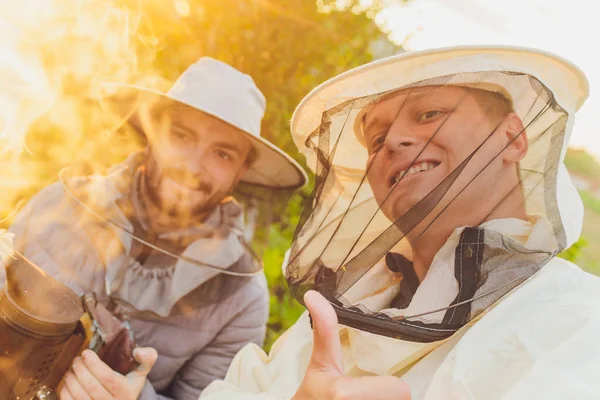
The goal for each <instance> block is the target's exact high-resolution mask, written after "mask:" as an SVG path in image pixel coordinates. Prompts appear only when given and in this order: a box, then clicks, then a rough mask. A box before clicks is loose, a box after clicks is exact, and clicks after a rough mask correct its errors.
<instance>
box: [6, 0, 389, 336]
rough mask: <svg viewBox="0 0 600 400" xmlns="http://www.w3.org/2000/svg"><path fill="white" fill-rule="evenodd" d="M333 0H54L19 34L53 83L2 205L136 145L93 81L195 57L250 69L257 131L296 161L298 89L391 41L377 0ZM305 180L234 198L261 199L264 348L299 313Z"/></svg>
mask: <svg viewBox="0 0 600 400" xmlns="http://www.w3.org/2000/svg"><path fill="white" fill-rule="evenodd" d="M333 3H334V2H332V1H317V2H315V1H314V0H287V1H285V2H276V1H274V0H253V1H239V0H174V1H162V0H150V1H149V0H103V1H101V2H100V1H97V0H95V1H94V0H62V2H61V4H62V6H61V7H60V8H59V9H58V10H54V13H50V14H48V17H47V18H46V19H43V20H41V21H40V20H35V21H29V23H30V26H29V27H28V31H27V32H28V36H27V37H26V39H28V40H25V41H24V46H25V47H28V48H31V47H34V48H35V50H36V51H37V52H38V54H39V56H40V58H41V59H42V61H43V63H44V66H45V70H46V72H47V74H48V75H49V79H50V81H51V82H53V84H54V87H55V88H56V90H57V91H58V92H59V93H60V94H59V96H58V98H59V101H57V102H56V104H55V106H54V107H53V109H52V110H51V111H50V112H49V113H48V114H47V115H46V117H45V118H42V119H41V120H40V121H39V122H38V123H37V125H36V126H34V128H33V129H32V131H31V132H30V134H29V136H28V143H29V148H30V149H31V151H32V153H31V154H27V153H26V154H23V155H21V156H20V164H19V165H20V168H23V169H24V171H25V172H26V173H24V176H25V177H26V181H27V182H29V184H28V185H26V186H22V187H20V188H19V189H18V190H17V189H15V190H13V191H12V195H11V198H10V202H11V205H14V204H15V202H16V201H17V200H19V199H26V198H28V197H30V196H31V195H32V194H33V193H35V192H37V191H38V190H39V189H41V188H42V187H43V186H46V185H48V184H49V183H51V182H52V181H54V180H55V179H56V176H57V173H58V171H59V170H60V168H62V167H63V166H65V165H68V164H70V163H71V162H72V161H73V160H74V159H85V160H86V161H87V162H88V163H90V164H91V165H92V166H93V167H94V168H96V167H99V168H106V167H108V166H109V165H111V164H113V163H115V162H118V161H120V160H121V159H123V158H124V156H125V155H126V154H127V153H129V152H130V151H132V149H134V148H136V146H138V145H139V144H138V143H135V141H132V140H129V139H125V138H130V136H127V135H121V136H119V135H115V134H114V132H115V129H114V121H111V120H110V119H109V118H107V117H106V116H105V115H104V113H103V112H102V110H101V108H100V107H98V104H97V102H96V101H95V100H96V99H95V95H96V94H97V89H98V85H99V83H100V82H103V81H107V80H113V81H126V82H129V83H134V84H142V85H145V86H150V87H153V88H155V89H159V90H166V89H168V86H169V85H170V83H172V82H173V81H174V80H175V79H176V78H177V77H178V76H179V75H180V74H181V73H182V72H183V71H184V70H185V68H186V67H187V66H189V65H190V64H192V63H193V62H195V61H196V60H197V59H198V58H199V57H201V56H210V57H213V58H216V59H219V60H221V61H224V62H226V63H228V64H230V65H232V66H234V67H236V68H238V69H239V70H241V71H243V72H245V73H248V74H249V75H251V76H252V77H253V78H254V80H255V81H256V83H257V85H258V86H259V88H260V89H261V90H262V91H263V93H264V94H265V96H266V98H267V103H268V104H267V112H266V116H265V119H264V125H263V134H264V136H266V137H267V138H268V139H269V140H271V141H273V142H274V143H275V144H277V145H278V146H280V147H281V148H283V149H284V150H285V151H286V152H288V153H289V154H291V155H292V156H293V157H295V158H296V159H298V160H299V161H300V162H301V163H303V162H304V160H303V159H301V158H300V157H299V153H298V151H297V150H296V148H295V146H294V144H293V142H292V139H291V136H290V133H289V121H290V119H291V116H292V113H293V110H294V108H295V107H296V105H297V104H298V103H299V101H300V100H301V98H302V97H303V96H304V95H306V94H307V93H308V92H309V91H310V90H311V89H313V88H314V87H315V86H317V85H318V84H319V83H321V82H323V81H325V80H327V79H328V78H330V77H332V76H335V75H337V74H339V73H341V72H343V71H346V70H348V69H350V68H352V67H355V66H358V65H361V64H364V63H366V62H369V61H371V60H373V58H374V57H375V55H376V54H377V55H379V56H381V55H382V54H379V53H380V52H381V51H380V50H377V49H381V48H382V47H381V43H382V42H384V43H385V44H386V46H384V47H383V48H384V49H385V51H386V52H389V53H394V52H396V51H399V50H400V49H399V48H397V47H396V46H394V45H391V44H389V43H388V41H387V37H386V35H385V34H383V33H382V32H381V31H380V30H379V28H378V27H377V25H376V24H375V23H374V22H373V21H372V20H371V19H370V18H369V16H373V13H374V12H375V11H376V10H377V7H378V3H375V2H374V3H372V4H366V5H365V4H363V5H362V6H359V3H361V4H362V3H363V2H355V1H348V2H347V3H346V4H342V5H341V10H338V9H337V8H336V7H334V5H333ZM377 45H379V46H377ZM386 55H387V54H386ZM123 132H127V129H126V128H124V129H120V130H119V133H120V134H122V133H123ZM309 190H310V185H309V187H307V188H305V189H304V190H303V192H302V193H300V195H299V196H294V197H290V195H291V193H283V194H278V195H274V194H273V193H270V192H267V191H264V190H263V191H262V192H261V191H258V194H257V191H256V190H252V191H251V190H249V189H248V188H241V190H240V191H239V193H238V196H239V197H241V198H242V200H243V199H244V198H247V197H248V195H249V193H252V194H253V195H254V196H256V195H258V197H259V199H261V200H262V201H261V202H259V205H260V211H261V213H260V220H259V229H258V230H257V232H256V235H255V243H254V245H255V247H256V249H257V250H258V252H259V254H261V255H262V256H263V260H264V264H265V271H266V274H267V278H268V281H269V285H270V290H271V293H272V299H271V318H270V321H269V331H268V338H267V345H266V347H270V344H271V343H272V340H273V338H275V337H277V336H278V335H279V333H280V332H281V331H282V330H284V329H286V328H288V327H289V326H290V325H291V324H292V323H293V322H294V321H295V320H296V319H297V317H298V316H299V314H300V313H301V312H302V308H301V307H300V306H299V304H297V303H296V302H295V301H294V300H293V299H292V298H291V297H290V294H289V291H288V290H287V286H286V284H285V281H284V279H283V276H282V271H281V263H282V261H283V256H284V253H285V251H286V250H287V248H288V247H289V245H290V243H291V239H292V236H293V232H294V228H295V226H296V223H297V222H298V218H299V215H300V212H301V210H302V207H303V199H304V198H306V197H307V196H306V195H307V194H308V192H309ZM290 199H291V200H290ZM0 206H2V205H1V204H0ZM0 211H7V210H0ZM5 214H6V212H5ZM0 217H1V215H0Z"/></svg>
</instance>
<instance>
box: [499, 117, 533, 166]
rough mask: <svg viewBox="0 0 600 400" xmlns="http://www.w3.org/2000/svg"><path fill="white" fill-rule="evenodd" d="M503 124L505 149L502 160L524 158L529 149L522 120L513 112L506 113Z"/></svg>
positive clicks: (513, 161) (515, 161) (514, 160)
mask: <svg viewBox="0 0 600 400" xmlns="http://www.w3.org/2000/svg"><path fill="white" fill-rule="evenodd" d="M504 124H506V149H504V151H503V152H502V155H503V161H505V162H507V163H518V162H519V161H521V160H522V159H523V158H525V156H526V155H527V150H528V149H529V141H528V139H527V132H526V131H525V127H524V126H523V121H521V118H520V117H519V116H518V115H517V114H515V113H510V114H508V115H507V116H506V118H505V120H504Z"/></svg>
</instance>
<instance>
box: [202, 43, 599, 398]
mask: <svg viewBox="0 0 600 400" xmlns="http://www.w3.org/2000/svg"><path fill="white" fill-rule="evenodd" d="M586 97H587V82H586V79H585V77H584V75H583V74H582V72H581V71H580V70H579V69H577V68H576V67H575V66H574V65H572V64H570V63H569V62H567V61H565V60H563V59H561V58H559V57H557V56H554V55H550V54H547V53H543V52H539V51H534V50H528V49H520V48H501V47H498V48H496V47H488V48H472V47H462V48H453V49H442V50H434V51H425V52H416V53H408V54H403V55H399V56H395V57H391V58H388V59H384V60H380V61H377V62H373V63H371V64H368V65H365V66H362V67H360V68H357V69H354V70H352V71H349V72H347V73H344V74H342V75H340V76H338V77H336V78H333V79H332V80H330V81H328V82H326V83H324V84H322V85H321V86H319V87H318V88H316V89H315V90H314V91H313V92H311V93H310V94H309V95H308V96H307V97H306V98H305V99H304V100H303V101H302V102H301V104H300V105H299V106H298V108H297V110H296V112H295V114H294V118H293V120H292V134H293V136H294V139H295V142H296V144H297V146H298V147H299V148H300V149H301V151H302V152H303V153H304V155H305V156H306V158H307V161H308V164H309V165H312V166H313V167H314V171H315V174H316V177H317V179H316V185H315V189H314V191H313V198H312V202H311V203H310V205H309V206H308V207H307V209H306V210H305V211H304V214H303V216H302V218H301V221H300V227H299V228H298V230H297V234H296V237H295V240H294V243H293V246H292V248H291V250H290V252H289V253H288V257H287V261H286V265H285V273H286V278H287V280H288V283H289V285H290V289H291V290H292V293H293V294H294V296H295V297H296V298H297V299H298V300H300V301H303V302H304V304H305V305H306V306H307V308H308V311H309V312H310V318H309V314H308V313H307V314H305V315H303V316H302V317H301V318H300V319H299V320H298V322H297V323H296V324H295V325H294V326H293V327H292V328H291V329H290V330H289V331H288V332H286V333H285V334H284V335H283V336H282V337H281V338H280V339H279V341H278V342H276V343H275V344H274V345H273V349H272V351H271V354H270V355H269V356H268V357H267V356H266V355H265V354H264V353H263V352H262V351H261V350H259V349H258V348H256V347H255V346H247V347H246V348H244V349H243V350H242V351H241V352H240V353H238V355H237V356H236V358H235V359H234V361H233V364H232V366H231V367H230V370H229V373H228V375H227V377H226V378H225V380H224V381H218V382H214V383H213V384H212V385H210V386H209V387H208V388H207V389H206V390H205V391H204V392H203V395H202V398H206V399H209V400H218V399H229V398H236V399H290V398H293V399H295V400H304V399H341V398H343V399H369V400H372V399H409V398H412V399H425V400H436V399H532V398H543V399H564V398H568V397H570V398H577V399H583V398H597V396H598V394H599V393H600V383H598V382H599V381H598V379H597V372H598V371H600V361H599V360H600V348H599V347H598V346H597V344H596V341H597V337H598V335H599V334H600V313H599V312H600V281H598V279H597V278H595V277H593V276H591V275H588V274H586V273H584V272H583V271H581V270H580V269H578V268H577V267H576V266H574V265H572V264H570V263H569V262H567V261H564V260H562V259H560V258H556V255H557V254H558V253H559V252H560V251H562V250H564V249H566V248H568V247H569V246H570V245H572V244H573V243H574V242H575V241H576V240H577V238H578V236H579V234H580V231H581V222H582V204H581V200H580V199H579V197H578V194H577V192H576V190H575V188H574V187H573V185H572V184H571V182H570V180H569V176H568V174H567V171H566V169H565V167H564V164H563V162H562V160H563V157H564V154H565V151H566V148H567V142H568V139H569V135H570V133H571V129H572V126H573V122H574V121H573V120H574V115H575V112H576V111H577V109H578V108H579V107H580V106H581V105H582V103H583V102H584V100H585V99H586ZM338 321H339V323H340V325H338V324H337V323H338ZM311 327H312V330H311Z"/></svg>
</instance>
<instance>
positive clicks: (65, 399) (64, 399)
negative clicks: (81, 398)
mask: <svg viewBox="0 0 600 400" xmlns="http://www.w3.org/2000/svg"><path fill="white" fill-rule="evenodd" d="M58 399H59V400H75V399H73V396H71V393H70V392H69V388H67V385H63V387H62V389H61V390H60V393H59V394H58Z"/></svg>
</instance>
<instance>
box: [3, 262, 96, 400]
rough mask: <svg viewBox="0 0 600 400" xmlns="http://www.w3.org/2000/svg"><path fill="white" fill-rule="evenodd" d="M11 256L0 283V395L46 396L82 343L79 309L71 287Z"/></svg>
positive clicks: (9, 399)
mask: <svg viewBox="0 0 600 400" xmlns="http://www.w3.org/2000/svg"><path fill="white" fill-rule="evenodd" d="M15 257H16V259H15V260H14V262H12V263H11V264H10V265H8V266H7V268H6V285H4V287H3V288H0V399H2V400H16V399H19V400H31V399H50V398H53V397H54V394H53V391H54V390H55V389H56V387H57V386H58V384H59V383H60V381H61V379H62V377H63V375H64V374H65V373H66V372H67V370H68V369H69V367H70V365H71V361H72V360H73V358H74V357H76V356H77V354H78V353H79V351H80V349H81V346H82V344H83V342H84V339H85V332H84V329H83V327H82V326H81V323H79V319H80V317H81V316H82V314H83V308H82V305H81V301H80V299H79V297H78V296H77V295H76V294H75V293H74V292H73V291H72V290H70V289H69V288H68V287H66V286H65V285H63V284H61V283H60V282H58V281H57V280H55V279H54V278H52V277H50V276H48V275H47V274H46V273H45V272H44V271H42V270H41V269H39V268H38V267H36V266H35V265H34V264H33V263H31V262H30V261H29V260H27V259H26V258H25V257H23V256H21V255H19V254H16V255H15Z"/></svg>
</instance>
